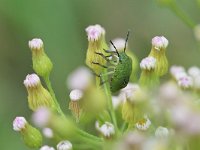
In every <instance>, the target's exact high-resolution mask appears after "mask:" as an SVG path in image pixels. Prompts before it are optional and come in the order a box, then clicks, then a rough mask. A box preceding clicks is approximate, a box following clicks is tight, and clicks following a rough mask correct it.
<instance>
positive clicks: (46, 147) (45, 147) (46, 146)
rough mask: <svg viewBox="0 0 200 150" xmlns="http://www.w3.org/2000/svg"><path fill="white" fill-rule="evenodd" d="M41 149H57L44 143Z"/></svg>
mask: <svg viewBox="0 0 200 150" xmlns="http://www.w3.org/2000/svg"><path fill="white" fill-rule="evenodd" d="M40 150H55V149H54V148H53V147H50V146H48V145H44V146H42V147H41V148H40Z"/></svg>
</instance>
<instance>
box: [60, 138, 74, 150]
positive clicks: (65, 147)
mask: <svg viewBox="0 0 200 150" xmlns="http://www.w3.org/2000/svg"><path fill="white" fill-rule="evenodd" d="M57 150H72V143H71V142H70V141H68V140H64V141H60V142H59V143H58V144H57Z"/></svg>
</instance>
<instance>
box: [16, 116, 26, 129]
mask: <svg viewBox="0 0 200 150" xmlns="http://www.w3.org/2000/svg"><path fill="white" fill-rule="evenodd" d="M26 124H27V121H26V119H25V118H24V117H16V118H15V120H14V121H13V130H15V131H21V130H23V129H24V128H25V126H26Z"/></svg>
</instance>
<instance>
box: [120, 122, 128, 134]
mask: <svg viewBox="0 0 200 150" xmlns="http://www.w3.org/2000/svg"><path fill="white" fill-rule="evenodd" d="M127 126H128V124H127V123H126V122H123V124H122V126H121V129H120V131H121V133H123V132H124V131H125V129H126V128H127Z"/></svg>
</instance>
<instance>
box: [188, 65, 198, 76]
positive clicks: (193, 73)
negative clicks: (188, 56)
mask: <svg viewBox="0 0 200 150" xmlns="http://www.w3.org/2000/svg"><path fill="white" fill-rule="evenodd" d="M188 74H189V75H190V76H191V77H193V78H195V77H197V76H200V68H199V67H197V66H192V67H190V68H189V69H188Z"/></svg>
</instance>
